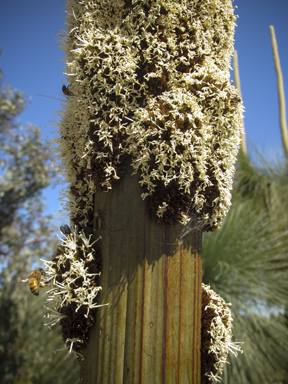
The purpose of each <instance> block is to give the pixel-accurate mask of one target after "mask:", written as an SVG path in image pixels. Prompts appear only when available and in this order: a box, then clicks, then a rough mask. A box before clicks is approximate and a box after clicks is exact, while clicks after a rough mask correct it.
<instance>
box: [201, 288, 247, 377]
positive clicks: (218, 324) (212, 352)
mask: <svg viewBox="0 0 288 384" xmlns="http://www.w3.org/2000/svg"><path fill="white" fill-rule="evenodd" d="M229 305H231V304H226V303H225V301H224V300H223V299H222V298H221V297H220V296H219V295H217V294H216V293H215V292H214V291H213V290H212V289H210V287H209V286H207V285H205V284H202V317H201V384H206V383H207V384H208V383H211V382H213V381H219V380H220V377H219V376H220V375H221V373H222V371H223V366H224V364H225V363H226V362H227V357H228V353H229V352H232V353H233V354H234V355H235V356H237V352H241V353H242V351H241V348H240V345H241V344H242V343H232V342H231V338H232V321H233V319H232V316H231V311H230V309H229V307H228V306H229Z"/></svg>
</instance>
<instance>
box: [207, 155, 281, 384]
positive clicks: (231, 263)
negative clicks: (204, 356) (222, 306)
mask: <svg viewBox="0 0 288 384" xmlns="http://www.w3.org/2000/svg"><path fill="white" fill-rule="evenodd" d="M238 166H239V168H238V171H237V174H236V183H235V192H234V196H233V199H232V208H231V210H230V212H229V213H228V215H227V217H226V218H225V220H224V222H223V225H222V227H221V229H220V230H219V231H216V232H215V233H211V234H205V236H204V241H203V282H204V283H206V284H211V287H212V288H213V289H214V290H215V291H216V292H217V293H218V294H220V295H221V296H222V297H223V298H224V299H225V301H226V302H231V303H232V308H231V309H232V317H233V320H234V321H233V323H234V331H233V334H234V341H243V342H244V344H243V346H242V349H243V351H244V353H243V355H240V356H238V357H237V358H234V357H233V356H230V358H229V360H230V363H231V364H230V365H226V366H225V370H224V376H223V383H224V384H226V383H230V384H231V383H233V384H234V383H235V384H240V383H241V384H242V383H253V384H258V383H260V382H263V383H267V384H268V383H271V384H272V383H279V382H281V380H283V377H285V365H287V362H288V361H287V360H288V359H287V356H288V341H287V340H288V328H287V324H286V323H285V318H284V310H285V308H287V305H288V296H287V289H288V279H287V270H288V236H287V235H288V230H287V228H288V217H287V215H285V212H287V201H286V196H287V192H288V188H287V187H288V185H287V173H286V170H285V167H282V166H279V165H278V166H275V165H274V166H272V165H271V164H267V163H265V162H263V161H262V166H260V167H256V166H253V165H251V162H249V161H248V160H246V161H245V159H241V160H240V164H238ZM283 213H284V214H283Z"/></svg>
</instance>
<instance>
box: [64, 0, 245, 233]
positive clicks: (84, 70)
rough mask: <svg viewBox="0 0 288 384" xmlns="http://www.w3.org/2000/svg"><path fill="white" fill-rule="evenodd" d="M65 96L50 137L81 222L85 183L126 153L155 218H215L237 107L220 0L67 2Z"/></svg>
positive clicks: (236, 133) (89, 205) (229, 25)
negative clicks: (56, 129)
mask: <svg viewBox="0 0 288 384" xmlns="http://www.w3.org/2000/svg"><path fill="white" fill-rule="evenodd" d="M67 10H68V11H67V14H68V16H67V21H66V23H67V35H66V37H64V38H63V43H62V48H63V49H64V50H65V52H66V61H67V69H66V74H67V78H68V83H69V84H70V85H69V91H70V93H71V94H70V95H69V97H67V101H66V103H65V105H64V108H63V111H62V112H60V113H61V114H62V120H61V122H60V123H59V128H60V137H59V138H58V139H57V143H58V149H57V151H58V153H59V159H60V161H61V164H62V169H63V171H64V174H65V177H66V181H67V182H68V183H69V187H68V190H67V191H66V196H67V197H68V199H67V207H66V208H67V210H68V212H70V214H71V220H72V223H74V224H77V226H78V228H79V229H81V228H86V230H87V228H91V226H92V224H91V218H92V217H93V196H94V193H95V191H96V190H97V191H104V192H108V191H110V190H111V189H112V188H113V185H114V183H115V182H117V181H118V180H119V179H120V178H121V177H122V176H123V175H124V173H125V164H126V160H127V157H128V159H129V161H130V162H131V163H132V166H133V167H134V169H135V173H137V174H138V177H139V183H140V185H141V187H142V189H143V193H142V198H143V199H145V201H147V203H148V206H149V210H150V211H151V212H152V213H153V214H154V215H155V217H156V218H157V220H159V221H162V222H168V223H177V222H180V223H182V224H184V225H185V224H187V223H189V221H190V220H191V218H192V217H194V218H196V220H197V222H198V226H199V228H203V229H204V230H207V231H209V230H214V229H216V228H217V227H219V225H220V223H221V220H222V218H223V216H224V215H225V214H226V212H227V211H228V209H229V207H230V199H231V194H230V190H231V188H232V176H233V173H234V163H235V160H236V155H237V151H238V148H239V145H240V131H241V129H242V114H243V106H242V102H241V99H240V98H239V95H238V93H237V90H236V89H235V87H234V86H233V85H232V83H231V81H230V72H229V71H230V67H229V65H230V60H231V55H232V52H233V39H234V29H235V20H236V17H235V15H234V9H233V6H232V1H231V0H205V1H203V0H184V1H181V2H179V3H178V2H175V1H174V0H157V1H152V0H142V1H140V0H133V1H130V0H129V1H128V0H111V1H107V0H98V1H90V0H89V1H88V0H83V1H78V0H68V1H67Z"/></svg>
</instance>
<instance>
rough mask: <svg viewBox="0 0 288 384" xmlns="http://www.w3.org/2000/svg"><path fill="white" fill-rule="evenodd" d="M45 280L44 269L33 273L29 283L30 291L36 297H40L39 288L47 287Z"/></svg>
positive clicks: (38, 269) (35, 270)
mask: <svg viewBox="0 0 288 384" xmlns="http://www.w3.org/2000/svg"><path fill="white" fill-rule="evenodd" d="M44 278H45V272H44V269H43V268H37V269H34V271H32V272H31V273H30V275H29V277H28V283H29V288H30V291H31V292H32V293H33V295H35V296H39V287H40V288H43V287H45V286H46V284H45V282H43V281H42V280H43V279H44Z"/></svg>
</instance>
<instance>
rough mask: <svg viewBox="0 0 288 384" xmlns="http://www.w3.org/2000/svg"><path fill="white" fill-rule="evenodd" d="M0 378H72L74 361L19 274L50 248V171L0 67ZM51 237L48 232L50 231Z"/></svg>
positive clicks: (20, 98)
mask: <svg viewBox="0 0 288 384" xmlns="http://www.w3.org/2000/svg"><path fill="white" fill-rule="evenodd" d="M0 77H1V79H0V148H1V150H0V313H1V316H0V377H1V379H0V381H1V383H3V384H10V383H14V384H16V383H17V384H20V383H21V384H24V383H26V384H30V383H33V384H38V383H39V384H40V383H41V384H43V383H47V384H48V383H49V384H50V383H56V384H61V383H67V382H69V383H74V382H78V380H77V377H78V373H77V372H78V371H79V369H78V363H77V362H76V360H73V359H69V360H66V361H65V362H64V357H65V353H64V352H59V353H58V354H57V355H55V354H54V353H53V351H55V350H56V349H61V348H63V343H62V341H61V336H60V333H56V332H53V331H52V332H51V331H50V330H49V329H48V328H47V327H44V320H43V315H44V314H45V313H46V312H47V311H46V310H44V309H43V304H44V301H45V299H46V297H45V296H46V295H45V289H41V293H40V296H39V297H36V296H33V295H32V294H31V293H30V290H29V286H28V283H25V284H24V283H21V284H20V285H17V286H16V285H15V283H17V282H19V281H21V280H22V279H25V278H26V277H27V276H28V274H29V272H30V271H31V269H33V265H35V264H39V262H40V258H41V257H44V256H45V257H47V256H49V255H51V254H52V252H53V250H54V249H55V246H56V244H55V241H56V242H57V240H53V241H51V240H50V238H51V234H52V232H54V228H53V226H52V225H51V217H49V216H44V214H43V209H44V205H43V201H42V200H43V198H42V195H41V193H42V190H43V188H45V187H47V186H48V185H49V184H50V183H51V180H52V179H53V178H55V175H56V169H55V168H54V167H53V165H52V162H51V160H50V154H49V150H48V146H47V145H46V144H44V143H43V142H42V141H41V140H40V133H41V132H40V129H39V128H38V127H36V126H33V125H29V126H26V127H22V126H21V125H20V124H19V123H18V122H17V121H16V120H15V117H17V116H18V114H19V113H20V112H21V111H22V110H23V109H24V107H25V106H26V105H27V99H26V98H25V97H24V95H23V93H22V92H21V91H14V90H12V89H11V87H9V86H8V85H6V84H5V81H4V77H3V74H2V71H0ZM53 238H54V236H53Z"/></svg>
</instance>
